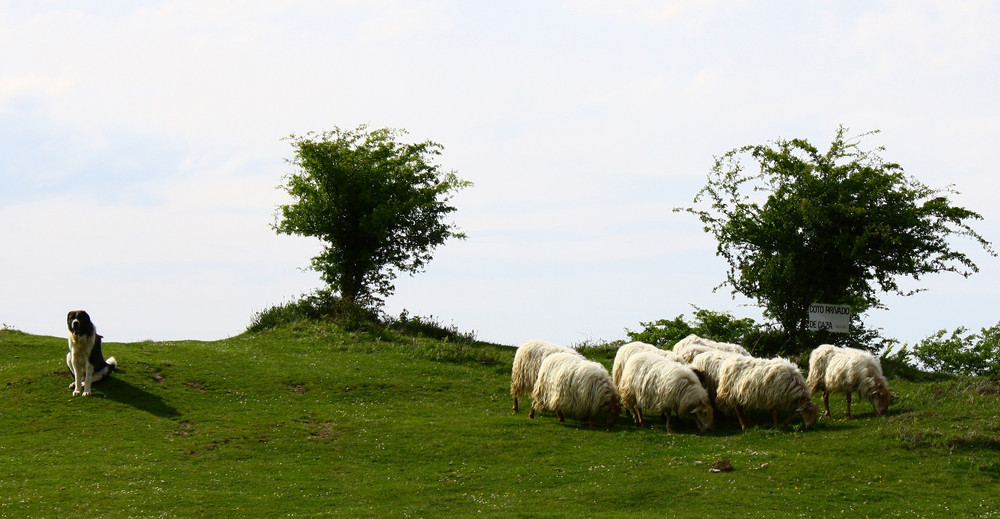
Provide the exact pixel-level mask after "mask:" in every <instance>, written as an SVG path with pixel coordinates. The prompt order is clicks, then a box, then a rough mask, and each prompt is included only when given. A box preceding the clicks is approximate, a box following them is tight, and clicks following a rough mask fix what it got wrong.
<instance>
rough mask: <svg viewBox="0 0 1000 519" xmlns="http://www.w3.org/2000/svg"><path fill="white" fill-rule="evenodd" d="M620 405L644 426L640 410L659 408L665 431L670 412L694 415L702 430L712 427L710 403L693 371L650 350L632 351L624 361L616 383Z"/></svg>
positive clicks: (679, 414) (668, 427)
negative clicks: (634, 352)
mask: <svg viewBox="0 0 1000 519" xmlns="http://www.w3.org/2000/svg"><path fill="white" fill-rule="evenodd" d="M618 391H619V394H620V395H621V399H622V406H623V407H625V408H626V409H629V410H631V411H632V415H633V416H634V417H636V419H637V421H638V423H639V425H641V426H645V425H646V424H645V421H644V420H643V418H642V410H643V409H649V410H653V411H659V412H660V413H663V415H664V416H665V417H666V422H667V431H668V432H673V430H672V429H671V428H670V414H671V412H675V413H677V416H678V417H681V416H687V415H688V414H691V415H694V418H695V423H697V424H698V429H700V430H701V431H702V432H705V431H706V430H708V429H712V428H713V427H714V425H715V424H714V417H713V411H712V404H711V402H710V401H709V399H708V392H707V391H705V388H704V387H702V385H701V382H700V381H699V379H698V377H697V376H696V375H695V372H694V371H693V370H692V369H691V368H689V367H687V366H685V365H683V364H681V363H679V362H676V361H674V360H670V359H669V358H666V357H664V356H663V355H660V354H657V353H653V352H639V353H636V354H634V355H632V356H631V357H630V358H629V359H628V362H627V363H626V364H625V367H624V369H623V370H622V373H621V379H620V381H619V384H618Z"/></svg>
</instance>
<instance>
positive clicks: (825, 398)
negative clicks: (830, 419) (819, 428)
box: [823, 391, 830, 416]
mask: <svg viewBox="0 0 1000 519" xmlns="http://www.w3.org/2000/svg"><path fill="white" fill-rule="evenodd" d="M823 407H825V408H826V414H824V415H823V416H830V392H829V391H823Z"/></svg>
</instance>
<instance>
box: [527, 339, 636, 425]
mask: <svg viewBox="0 0 1000 519" xmlns="http://www.w3.org/2000/svg"><path fill="white" fill-rule="evenodd" d="M531 399H532V402H531V412H530V413H529V414H528V418H534V417H535V410H537V409H551V410H553V411H555V412H556V416H558V417H559V421H560V422H562V421H564V418H565V416H566V415H570V416H575V417H578V418H581V419H584V420H588V421H589V422H590V426H591V427H594V416H595V415H598V414H601V413H607V416H608V422H607V423H608V427H610V426H612V425H614V424H615V422H616V421H618V415H620V414H621V398H620V397H619V396H618V390H617V389H615V384H614V382H613V381H612V380H611V375H610V374H608V370H607V369H605V368H604V366H602V365H601V364H600V363H597V362H594V361H591V360H587V359H585V358H584V357H583V356H581V355H579V354H576V353H569V352H559V353H553V354H551V355H549V356H548V357H545V360H543V361H542V365H541V367H540V368H539V369H538V379H536V380H535V389H534V390H533V391H532V392H531Z"/></svg>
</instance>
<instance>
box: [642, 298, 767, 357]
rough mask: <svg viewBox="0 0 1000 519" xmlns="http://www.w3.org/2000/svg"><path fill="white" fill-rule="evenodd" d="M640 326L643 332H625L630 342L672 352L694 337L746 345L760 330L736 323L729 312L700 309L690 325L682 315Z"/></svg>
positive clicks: (747, 322) (747, 320) (751, 324)
mask: <svg viewBox="0 0 1000 519" xmlns="http://www.w3.org/2000/svg"><path fill="white" fill-rule="evenodd" d="M639 324H640V325H642V326H643V329H642V330H641V331H638V332H634V331H631V330H625V333H626V334H627V335H628V337H629V339H631V340H633V341H641V342H645V343H647V344H652V345H654V346H658V347H660V348H666V349H669V348H672V347H673V345H674V344H675V343H677V341H679V340H681V339H683V338H684V337H687V336H688V335H691V334H692V333H693V334H695V335H697V336H699V337H704V338H706V339H712V340H714V341H720V342H731V343H736V344H744V343H745V342H746V339H747V338H748V337H749V336H751V335H752V334H754V333H756V332H757V331H758V330H759V329H760V325H758V324H757V323H756V322H755V321H754V320H753V319H750V318H742V319H737V318H735V317H733V316H732V315H731V314H729V313H726V312H713V311H711V310H704V309H701V308H698V309H696V310H695V313H694V322H693V323H690V324H689V323H687V322H686V321H685V320H684V315H683V314H681V315H678V316H677V317H675V318H674V319H660V320H658V321H654V322H648V323H639Z"/></svg>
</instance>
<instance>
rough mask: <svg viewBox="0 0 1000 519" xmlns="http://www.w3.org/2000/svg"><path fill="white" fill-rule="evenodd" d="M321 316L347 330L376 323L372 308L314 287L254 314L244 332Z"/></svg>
mask: <svg viewBox="0 0 1000 519" xmlns="http://www.w3.org/2000/svg"><path fill="white" fill-rule="evenodd" d="M324 319H330V320H333V321H335V322H336V323H337V324H338V325H340V326H341V327H342V328H344V329H345V330H349V331H356V330H366V329H370V328H371V327H372V325H374V324H380V319H379V315H378V314H377V313H376V312H375V311H373V310H369V309H366V308H362V307H360V306H358V305H356V304H351V303H349V302H347V301H345V300H343V299H341V298H340V297H337V296H335V295H333V293H331V292H330V291H328V290H318V291H316V292H313V293H312V294H307V295H303V296H301V297H300V298H299V299H298V300H296V301H291V302H288V303H283V304H280V305H275V306H272V307H270V308H268V309H265V310H261V311H259V312H256V313H254V315H253V317H251V319H250V326H248V327H247V331H248V332H252V333H259V332H262V331H265V330H270V329H273V328H277V327H279V326H282V325H286V324H293V323H296V322H300V321H320V320H324Z"/></svg>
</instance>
